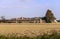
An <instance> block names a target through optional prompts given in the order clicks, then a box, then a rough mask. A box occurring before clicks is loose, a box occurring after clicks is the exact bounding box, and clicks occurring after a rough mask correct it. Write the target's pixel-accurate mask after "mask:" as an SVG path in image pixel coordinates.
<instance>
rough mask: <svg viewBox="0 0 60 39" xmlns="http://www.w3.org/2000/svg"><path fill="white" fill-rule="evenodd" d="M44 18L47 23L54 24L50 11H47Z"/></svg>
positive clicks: (53, 17)
mask: <svg viewBox="0 0 60 39" xmlns="http://www.w3.org/2000/svg"><path fill="white" fill-rule="evenodd" d="M45 17H46V22H47V23H51V22H54V20H55V19H56V18H55V16H54V14H53V13H52V11H51V10H49V9H48V10H47V12H46V15H45Z"/></svg>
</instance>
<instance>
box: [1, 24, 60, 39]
mask: <svg viewBox="0 0 60 39" xmlns="http://www.w3.org/2000/svg"><path fill="white" fill-rule="evenodd" d="M57 31H58V32H57ZM0 39H60V23H33V24H32V23H21V24H19V23H11V24H8V23H1V24H0Z"/></svg>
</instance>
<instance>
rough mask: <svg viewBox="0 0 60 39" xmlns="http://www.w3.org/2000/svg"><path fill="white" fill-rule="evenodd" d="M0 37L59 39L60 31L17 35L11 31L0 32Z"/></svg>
mask: <svg viewBox="0 0 60 39" xmlns="http://www.w3.org/2000/svg"><path fill="white" fill-rule="evenodd" d="M0 39H60V32H57V31H55V30H54V31H52V33H50V34H48V33H43V35H42V34H39V35H36V36H32V35H31V36H27V35H24V36H21V35H20V36H18V34H17V33H12V34H7V35H2V34H0Z"/></svg>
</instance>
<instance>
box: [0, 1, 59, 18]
mask: <svg viewBox="0 0 60 39" xmlns="http://www.w3.org/2000/svg"><path fill="white" fill-rule="evenodd" d="M47 9H50V10H52V12H53V13H54V15H55V17H56V18H57V19H60V0H0V16H5V17H6V18H14V17H43V16H45V14H46V10H47Z"/></svg>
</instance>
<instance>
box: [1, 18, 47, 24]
mask: <svg viewBox="0 0 60 39" xmlns="http://www.w3.org/2000/svg"><path fill="white" fill-rule="evenodd" d="M0 23H46V21H45V20H44V19H43V18H42V17H34V18H24V17H21V18H12V19H0Z"/></svg>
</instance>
